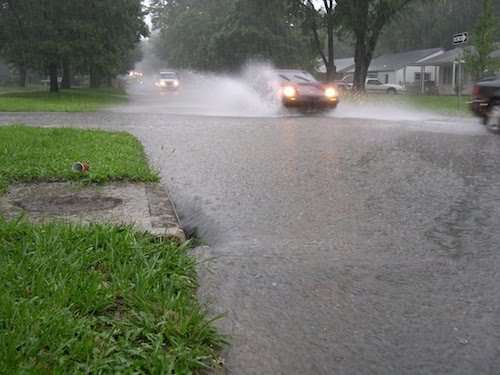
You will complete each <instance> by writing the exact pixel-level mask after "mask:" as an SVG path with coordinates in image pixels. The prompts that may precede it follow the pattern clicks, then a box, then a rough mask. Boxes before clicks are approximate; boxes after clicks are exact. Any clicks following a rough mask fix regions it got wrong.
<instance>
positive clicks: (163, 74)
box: [160, 73, 177, 79]
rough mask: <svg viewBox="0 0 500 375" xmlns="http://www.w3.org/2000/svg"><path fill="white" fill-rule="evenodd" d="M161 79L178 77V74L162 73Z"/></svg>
mask: <svg viewBox="0 0 500 375" xmlns="http://www.w3.org/2000/svg"><path fill="white" fill-rule="evenodd" d="M160 78H161V79H176V78H177V75H176V74H175V73H160Z"/></svg>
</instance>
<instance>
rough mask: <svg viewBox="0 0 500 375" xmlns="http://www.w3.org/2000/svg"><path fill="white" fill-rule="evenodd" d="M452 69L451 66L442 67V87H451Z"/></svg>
mask: <svg viewBox="0 0 500 375" xmlns="http://www.w3.org/2000/svg"><path fill="white" fill-rule="evenodd" d="M452 75H453V69H452V67H451V66H445V67H443V74H441V79H442V81H443V82H442V83H443V84H444V85H451V84H452V83H453V78H452Z"/></svg>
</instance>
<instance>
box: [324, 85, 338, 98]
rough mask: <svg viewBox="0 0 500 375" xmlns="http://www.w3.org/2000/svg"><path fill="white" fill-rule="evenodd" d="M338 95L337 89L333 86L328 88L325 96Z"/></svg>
mask: <svg viewBox="0 0 500 375" xmlns="http://www.w3.org/2000/svg"><path fill="white" fill-rule="evenodd" d="M336 95H337V91H335V89H334V88H333V87H328V88H327V89H326V90H325V96H326V97H327V98H333V97H334V96H336Z"/></svg>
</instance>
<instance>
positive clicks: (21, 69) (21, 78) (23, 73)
mask: <svg viewBox="0 0 500 375" xmlns="http://www.w3.org/2000/svg"><path fill="white" fill-rule="evenodd" d="M27 76H28V70H27V69H26V67H25V66H21V67H19V86H21V87H26V77H27Z"/></svg>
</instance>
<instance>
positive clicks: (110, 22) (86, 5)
mask: <svg viewBox="0 0 500 375" xmlns="http://www.w3.org/2000/svg"><path fill="white" fill-rule="evenodd" d="M143 17H144V12H143V10H142V5H141V1H140V0H37V1H32V0H2V1H1V3H0V25H1V26H0V55H1V56H2V57H3V58H4V59H5V60H6V61H7V62H9V63H12V64H14V65H16V66H17V67H18V68H19V69H20V70H23V69H27V68H29V69H33V70H35V71H39V72H43V73H45V72H48V73H49V75H50V82H51V85H50V90H51V91H58V80H57V79H58V70H59V69H60V67H64V68H68V69H69V67H70V66H73V67H74V68H76V69H77V70H78V71H80V72H82V73H89V74H90V76H91V84H93V85H96V84H98V83H99V82H100V81H101V80H102V78H103V77H106V76H110V75H113V74H118V73H120V72H122V71H123V68H124V65H123V62H124V61H125V56H126V54H127V52H128V51H130V50H131V49H133V48H134V46H135V43H137V42H138V41H139V39H140V38H141V36H147V35H148V28H147V26H146V24H145V23H144V20H143Z"/></svg>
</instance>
